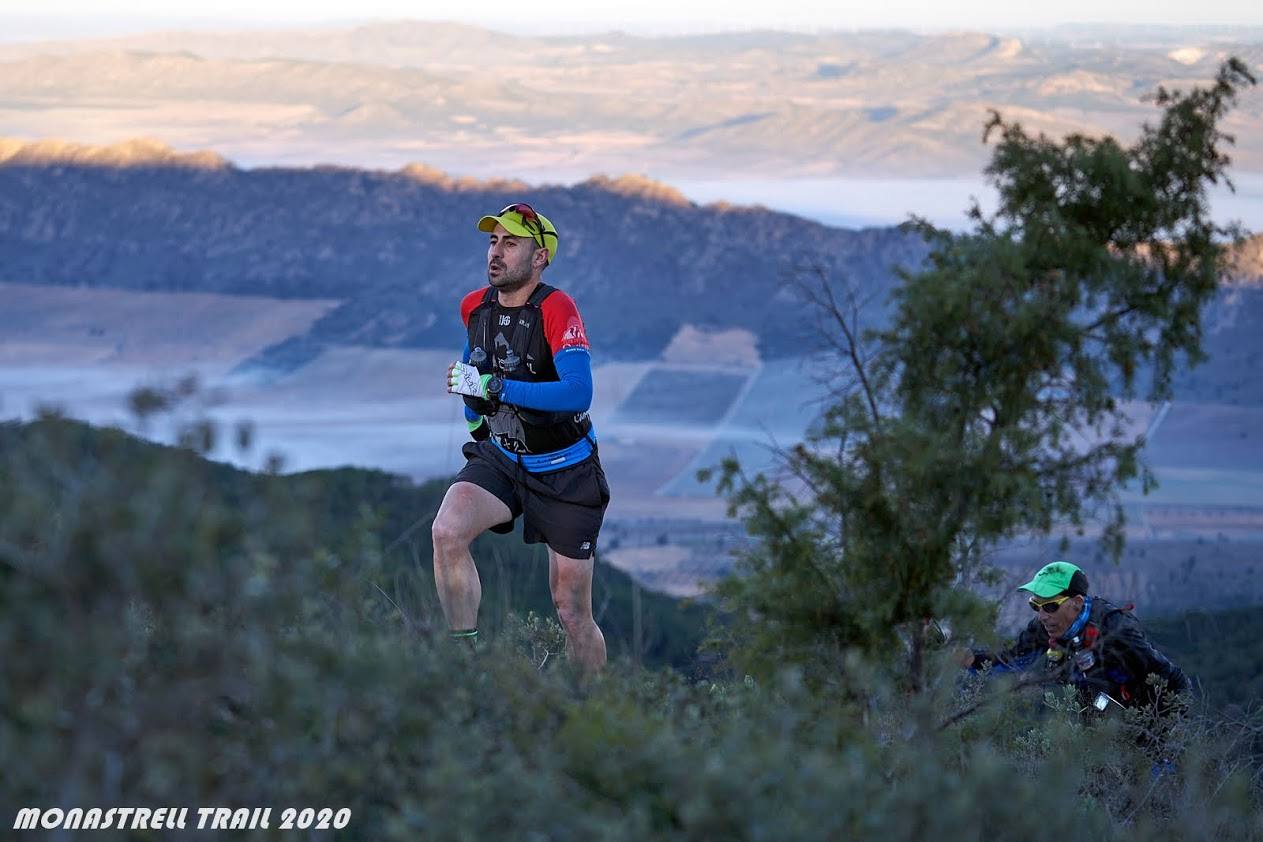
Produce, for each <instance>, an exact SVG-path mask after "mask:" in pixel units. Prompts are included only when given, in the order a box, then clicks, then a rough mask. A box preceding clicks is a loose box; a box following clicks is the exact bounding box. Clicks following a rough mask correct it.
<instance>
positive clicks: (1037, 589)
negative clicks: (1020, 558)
mask: <svg viewBox="0 0 1263 842" xmlns="http://www.w3.org/2000/svg"><path fill="white" fill-rule="evenodd" d="M1076 573H1077V574H1079V581H1080V582H1083V583H1085V584H1086V582H1087V575H1086V574H1085V573H1084V572H1083V571H1082V570H1080V569H1079V568H1077V567H1075V566H1074V565H1073V564H1071V563H1070V562H1068V561H1054V562H1053V563H1052V564H1045V565H1044V566H1043V567H1041V568H1040V569H1039V572H1038V573H1036V574H1035V578H1033V579H1031V580H1030V581H1029V582H1027V583H1026V584H1025V585H1022V586H1021V587H1020V588H1018V590H1019V591H1030V592H1031V593H1032V594H1034V595H1035V596H1037V597H1039V598H1040V599H1049V598H1051V597H1054V596H1057V595H1059V594H1063V593H1065V592H1066V591H1068V590H1071V587H1070V586H1071V582H1072V580H1073V579H1074V577H1075V574H1076ZM1075 590H1078V588H1076V589H1075Z"/></svg>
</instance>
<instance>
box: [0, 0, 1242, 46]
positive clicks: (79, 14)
mask: <svg viewBox="0 0 1263 842" xmlns="http://www.w3.org/2000/svg"><path fill="white" fill-rule="evenodd" d="M511 7H516V8H512V9H511V10H510V11H506V10H508V9H510V8H511ZM107 9H108V11H107ZM379 17H394V18H400V17H408V18H419V19H432V20H454V21H461V22H467V23H476V24H481V25H486V26H491V27H493V28H496V29H504V30H516V31H522V32H532V33H538V32H552V31H555V32H563V31H564V32H574V31H583V30H609V29H624V30H627V31H632V32H653V33H672V32H696V31H699V30H731V29H748V28H754V27H770V28H778V29H799V30H802V29H806V30H815V29H851V28H869V27H900V28H912V29H939V28H992V29H995V28H1009V29H1015V28H1025V27H1040V26H1048V25H1055V24H1059V23H1072V22H1074V23H1081V22H1092V23H1116V24H1117V23H1137V24H1234V25H1263V3H1260V2H1259V0H1202V2H1199V3H1192V2H1189V0H1182V1H1181V2H1173V0H1113V2H1110V3H1102V2H1100V0H1059V2H1056V3H1020V2H1013V0H1003V2H1001V0H955V2H952V3H945V4H929V3H926V2H925V0H880V2H872V0H865V2H862V3H858V2H838V0H763V2H744V3H742V2H733V0H727V2H724V0H688V2H683V3H682V2H680V0H637V2H630V3H617V4H597V3H592V2H590V0H529V2H526V3H520V4H508V3H504V4H496V3H469V2H462V3H453V2H436V1H435V0H355V2H347V0H273V2H268V3H260V2H258V0H216V1H215V2H214V3H200V2H199V3H187V2H185V3H182V2H179V0H112V2H110V3H109V4H108V5H106V4H102V3H101V2H99V0H0V21H5V25H0V38H2V37H4V35H8V36H9V37H32V36H42V35H45V34H47V35H55V34H57V33H59V32H64V33H68V34H75V35H82V34H89V33H91V32H92V31H93V29H94V28H100V29H101V34H111V33H113V32H117V31H119V30H120V28H124V29H132V28H137V27H139V28H146V29H147V28H154V27H173V26H206V25H223V24H239V23H259V24H264V23H266V24H310V23H317V22H346V21H350V20H363V19H366V18H379ZM6 19H7V20H6ZM4 30H8V31H7V32H5V31H4Z"/></svg>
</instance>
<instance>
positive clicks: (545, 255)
mask: <svg viewBox="0 0 1263 842" xmlns="http://www.w3.org/2000/svg"><path fill="white" fill-rule="evenodd" d="M532 257H533V260H532V262H533V263H534V264H535V265H536V266H537V267H538V268H539V269H540V271H543V269H544V267H545V266H547V265H548V261H550V260H552V259H553V255H552V252H550V251H549V250H548V249H546V248H537V249H535V254H534V255H533V256H532ZM538 258H542V259H538Z"/></svg>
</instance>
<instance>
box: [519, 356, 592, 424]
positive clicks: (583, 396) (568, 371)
mask: <svg viewBox="0 0 1263 842" xmlns="http://www.w3.org/2000/svg"><path fill="white" fill-rule="evenodd" d="M554 364H555V366H556V368H557V378H558V379H557V380H556V381H552V382H544V383H530V382H527V381H525V380H508V379H506V380H505V381H504V389H503V391H502V392H501V393H500V400H501V401H502V402H503V403H508V404H512V405H514V406H520V407H522V408H524V409H536V410H541V411H543V412H586V411H587V410H588V409H589V408H591V406H592V362H591V357H590V356H588V353H587V352H586V351H572V352H570V353H566V354H561V355H559V356H558V357H557V359H556V361H555V363H554Z"/></svg>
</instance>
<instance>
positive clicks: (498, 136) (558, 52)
mask: <svg viewBox="0 0 1263 842" xmlns="http://www.w3.org/2000/svg"><path fill="white" fill-rule="evenodd" d="M1228 56H1238V57H1240V58H1241V59H1242V60H1244V61H1245V63H1246V64H1247V66H1248V67H1249V68H1250V69H1251V70H1252V72H1254V73H1255V74H1256V75H1259V76H1263V27H1253V28H1251V27H1214V26H1206V27H1178V26H1151V27H1133V28H1129V27H1124V26H1098V27H1093V26H1067V27H1055V28H1047V29H1033V28H1032V29H1028V30H1022V31H1019V30H1017V29H1010V30H1009V31H1004V32H987V31H955V32H947V31H944V32H909V31H897V30H881V31H866V30H860V31H849V32H819V33H813V34H807V33H791V32H775V31H749V32H726V33H719V34H690V35H682V36H673V37H665V36H646V35H633V34H626V33H620V32H607V33H604V34H572V35H565V36H552V37H547V36H543V35H538V34H520V33H519V34H507V33H505V32H502V31H496V30H492V29H486V28H481V27H476V26H470V25H464V24H453V23H438V22H426V21H407V20H400V21H385V22H373V23H366V24H361V25H345V26H324V27H319V28H316V27H311V28H278V27H271V28H267V29H254V30H235V31H214V30H211V31H206V30H189V31H179V30H174V29H168V30H166V31H154V32H146V33H142V34H128V35H111V36H109V37H89V36H88V35H87V34H79V35H77V36H76V37H73V38H66V39H62V40H33V39H30V38H25V39H21V40H5V41H2V42H0V417H2V418H5V419H12V418H30V417H32V416H33V415H34V414H35V413H36V412H37V411H39V408H40V407H49V406H55V407H58V408H60V409H61V410H62V411H64V412H66V413H68V414H70V415H73V416H75V417H79V418H84V419H86V420H89V421H91V422H93V423H97V424H118V425H120V426H123V427H124V428H126V429H131V430H134V431H137V432H141V433H143V434H145V435H148V436H151V437H154V438H158V439H165V440H170V439H171V437H172V436H173V435H174V433H173V429H172V428H170V427H166V426H163V425H162V424H158V425H155V426H146V425H142V424H141V423H140V422H138V421H137V420H136V419H135V418H133V417H131V415H130V413H129V411H128V402H127V395H128V393H129V392H130V391H131V390H132V389H133V388H135V387H136V386H138V385H163V384H170V383H174V382H176V381H178V380H180V379H182V378H186V377H189V376H190V375H195V376H196V378H197V381H198V384H199V391H198V395H197V396H196V398H195V399H194V400H193V401H192V403H191V404H190V405H189V406H187V407H185V408H184V410H182V412H183V413H185V414H184V415H183V416H181V417H184V418H187V417H189V416H190V415H202V414H204V415H205V416H206V417H209V418H211V419H213V420H215V421H217V422H219V424H220V426H221V429H222V431H223V436H222V439H221V441H220V443H219V445H218V447H217V450H216V454H217V456H219V457H221V458H223V459H225V460H230V461H237V462H239V463H240V464H243V465H246V466H248V467H251V468H260V467H262V466H263V464H264V462H265V460H266V459H267V458H268V456H269V455H270V454H272V453H276V454H280V455H281V456H282V457H283V458H284V464H285V466H286V468H287V469H289V470H306V469H312V468H319V467H328V466H336V465H343V464H353V465H360V466H367V467H376V468H382V469H385V470H389V471H393V472H398V473H401V474H405V475H407V476H409V477H411V478H414V479H425V478H431V477H436V476H446V475H450V474H451V473H453V472H454V471H455V470H456V469H457V468H458V467H459V464H458V463H459V460H460V454H459V444H460V442H461V441H462V440H463V439H464V436H465V431H464V426H463V422H462V419H461V417H460V411H459V403H458V402H457V401H456V400H455V399H453V398H452V397H451V396H448V395H446V394H444V392H443V388H442V386H441V377H442V374H443V372H444V370H445V367H446V365H447V363H448V362H449V361H450V360H451V359H452V358H454V356H455V355H456V354H458V353H459V350H460V343H461V335H460V330H459V324H458V322H457V310H456V307H457V301H458V299H459V297H460V295H462V294H463V293H465V292H467V291H468V290H470V289H473V288H475V287H477V286H479V285H481V284H482V283H484V281H485V273H484V269H483V266H482V251H483V248H484V238H483V235H480V234H478V233H477V232H476V231H475V230H474V222H475V220H476V219H477V217H478V216H479V215H481V214H482V213H485V212H493V211H495V210H496V209H498V208H499V207H500V206H501V205H503V204H505V203H506V202H508V201H513V200H519V199H525V200H528V201H531V202H533V203H535V204H537V206H538V207H539V208H540V209H541V210H542V211H543V212H545V213H546V214H548V215H549V216H550V217H551V218H553V219H554V221H556V223H557V225H558V228H559V230H560V232H561V237H562V239H561V248H560V255H559V259H558V261H557V266H556V267H555V268H554V269H552V270H550V272H549V273H547V274H546V275H545V279H546V280H548V281H549V282H551V283H553V284H556V285H557V286H559V287H562V288H564V289H566V290H567V291H570V292H572V293H573V294H574V295H575V297H576V300H577V301H578V303H579V306H580V308H581V310H582V311H583V312H584V315H585V319H586V321H587V323H588V328H589V333H590V335H591V338H592V342H593V363H594V367H595V383H596V399H595V403H594V406H593V418H594V421H595V424H596V427H597V430H598V436H599V438H600V441H601V455H602V459H603V461H604V463H605V465H606V469H607V471H608V473H609V476H610V480H611V483H612V485H613V487H614V499H613V503H612V505H611V508H610V519H609V522H608V526H607V529H606V532H605V533H604V534H603V536H602V537H603V540H604V541H605V542H606V547H605V554H606V557H607V558H608V559H609V560H611V561H612V562H613V563H615V564H617V565H619V566H621V567H624V568H625V569H627V570H629V571H630V572H632V573H633V574H634V575H636V576H637V577H638V578H640V579H641V581H643V582H645V583H646V584H648V585H650V586H652V587H655V588H659V589H663V590H668V591H671V592H673V593H680V594H684V593H695V592H697V590H698V587H699V583H705V582H708V581H712V580H713V579H714V578H715V577H716V576H717V575H719V574H721V573H723V572H724V571H726V570H727V569H729V567H730V565H731V557H730V552H731V550H732V549H733V548H734V547H738V546H740V545H741V543H742V541H743V532H742V530H741V527H740V526H739V525H738V524H735V523H734V522H733V521H731V520H729V519H728V517H727V514H726V504H725V502H724V501H723V500H721V499H719V498H717V497H716V496H715V495H714V493H713V488H711V487H710V486H708V485H707V484H705V483H702V482H699V480H698V479H697V478H696V473H697V471H698V469H700V468H704V467H707V466H709V465H713V464H714V463H715V462H716V461H718V460H719V459H720V458H722V457H723V456H725V455H728V454H730V453H735V454H737V455H738V456H739V457H740V458H741V459H742V460H743V462H745V463H746V464H748V465H749V466H751V467H752V468H753V469H774V467H775V463H774V459H773V458H772V455H771V448H772V447H773V446H786V445H792V444H795V443H797V442H800V441H802V440H803V438H804V435H805V434H806V432H807V431H808V429H809V428H810V426H811V425H812V424H813V423H814V422H815V421H816V419H817V418H818V416H819V414H820V412H821V410H822V408H823V405H824V401H825V399H826V398H827V396H828V395H829V393H830V391H829V390H830V388H831V384H830V383H829V382H828V380H827V378H826V377H825V376H824V375H825V373H826V372H824V371H822V370H821V369H822V366H821V363H820V358H819V357H818V356H816V355H814V352H815V350H816V349H817V348H818V347H819V346H820V344H821V336H820V334H819V332H818V331H817V330H816V329H815V328H816V325H815V323H814V320H812V319H808V318H805V317H803V315H802V310H801V307H802V305H801V303H796V302H795V300H794V298H793V296H792V294H790V292H789V291H788V288H787V284H788V283H790V282H792V281H793V280H794V278H795V277H798V276H800V275H801V273H802V272H804V271H808V270H811V269H815V268H823V269H825V270H827V271H828V272H830V273H832V274H833V275H834V276H835V277H838V278H845V279H846V281H847V282H848V283H849V284H851V285H852V286H854V287H855V288H856V289H858V290H860V291H861V292H862V293H863V300H864V301H865V302H866V305H865V308H864V310H863V311H862V313H863V316H864V317H865V319H866V320H867V321H868V323H869V324H871V326H874V327H879V326H880V325H881V324H882V320H883V319H884V317H885V314H886V312H887V310H886V303H887V296H888V294H889V291H890V289H891V288H892V286H893V285H894V284H895V283H896V273H895V271H894V269H895V268H896V267H898V266H902V267H905V268H915V267H916V266H918V265H920V262H921V261H922V260H923V259H924V257H925V254H926V251H925V247H924V245H923V244H922V243H921V242H920V241H919V240H918V239H917V238H916V237H915V236H914V235H912V234H909V233H906V232H900V231H896V230H893V229H891V228H890V227H889V226H891V225H894V224H897V223H898V222H900V221H903V220H904V219H906V218H907V216H908V215H909V214H910V213H916V214H919V215H922V216H924V217H926V218H928V219H929V220H930V221H932V222H934V223H935V224H938V225H942V226H946V227H951V228H961V227H963V226H965V225H966V224H967V220H966V211H967V210H968V208H969V205H970V203H971V201H972V200H973V199H974V198H976V199H977V200H978V201H979V202H980V203H981V205H982V207H983V209H984V210H986V209H988V208H990V207H991V206H992V202H993V194H992V192H991V191H990V188H989V187H988V186H987V185H986V183H985V181H984V178H983V176H982V169H983V167H984V166H985V165H986V162H987V160H988V147H987V146H985V145H984V144H983V143H982V132H983V125H984V123H985V122H986V120H987V118H988V114H989V112H990V111H991V110H996V111H998V112H1000V113H1001V114H1002V115H1003V116H1004V117H1005V118H1007V119H1011V120H1014V119H1015V120H1019V121H1020V122H1021V123H1022V124H1023V125H1024V126H1025V127H1027V128H1028V129H1031V130H1038V131H1043V132H1046V133H1048V134H1049V135H1052V136H1055V137H1061V136H1063V135H1066V134H1069V133H1074V132H1081V133H1087V134H1091V135H1102V134H1113V135H1116V136H1117V137H1118V138H1119V139H1120V141H1122V142H1128V141H1129V140H1132V139H1134V137H1135V135H1136V134H1137V132H1138V130H1139V127H1140V126H1141V125H1142V123H1144V122H1145V121H1147V120H1152V119H1154V118H1155V115H1156V111H1155V108H1154V106H1153V104H1152V102H1150V101H1148V100H1147V98H1148V97H1149V96H1150V95H1152V94H1153V92H1154V91H1155V90H1157V89H1158V88H1159V86H1164V87H1167V88H1185V89H1186V88H1188V87H1190V86H1192V85H1194V84H1198V83H1205V82H1207V81H1208V80H1209V79H1211V78H1212V77H1213V75H1214V73H1215V71H1216V69H1217V68H1218V67H1219V65H1220V64H1221V63H1222V62H1223V61H1224V60H1225V59H1226V58H1227V57H1228ZM1225 129H1226V130H1227V131H1228V132H1229V133H1231V134H1233V135H1235V137H1236V145H1235V147H1233V148H1232V150H1231V155H1232V157H1233V161H1234V165H1233V168H1232V173H1233V180H1234V182H1235V185H1236V188H1237V189H1236V192H1235V193H1234V192H1232V191H1230V190H1229V189H1227V187H1226V186H1222V185H1221V186H1220V188H1218V189H1217V190H1216V191H1215V192H1214V193H1213V195H1212V199H1213V209H1214V213H1215V215H1216V218H1217V219H1220V220H1222V221H1224V222H1227V221H1229V220H1234V219H1235V220H1240V221H1241V222H1242V223H1243V224H1244V225H1245V226H1246V227H1247V228H1253V229H1258V230H1263V94H1260V93H1259V92H1258V90H1257V89H1255V90H1253V91H1250V92H1248V93H1247V94H1246V95H1245V96H1243V97H1242V99H1241V101H1240V102H1239V104H1238V106H1237V107H1236V108H1235V109H1234V110H1233V111H1232V113H1231V115H1230V117H1229V118H1228V119H1227V121H1226V122H1225ZM1260 320H1263V240H1260V239H1258V238H1255V239H1253V240H1249V241H1247V242H1246V243H1245V244H1244V245H1243V246H1242V247H1241V248H1240V249H1238V251H1237V260H1236V263H1235V266H1234V270H1233V274H1232V277H1229V278H1225V279H1224V283H1223V287H1222V289H1221V292H1220V295H1219V297H1218V299H1217V300H1216V301H1215V303H1214V304H1213V305H1212V308H1211V311H1210V312H1209V314H1208V317H1207V322H1206V324H1207V337H1206V347H1207V350H1208V352H1209V354H1210V359H1209V360H1208V362H1206V363H1205V364H1204V365H1203V366H1201V367H1200V368H1198V369H1195V370H1193V371H1192V372H1189V373H1186V374H1183V375H1181V377H1180V378H1179V379H1178V382H1177V386H1176V396H1175V400H1174V401H1173V402H1171V403H1167V404H1163V405H1158V406H1153V405H1149V404H1147V403H1143V402H1140V401H1137V402H1135V404H1134V407H1133V411H1132V413H1131V414H1132V417H1133V419H1134V423H1135V425H1136V429H1138V430H1146V431H1148V434H1149V448H1148V457H1149V459H1150V461H1151V463H1152V464H1153V466H1154V469H1155V472H1156V475H1157V479H1158V481H1159V487H1158V488H1157V490H1156V491H1155V492H1153V493H1151V494H1150V495H1148V496H1145V495H1142V494H1141V493H1140V491H1139V489H1135V490H1133V491H1129V492H1128V493H1127V495H1126V496H1125V502H1126V504H1127V506H1128V509H1129V514H1130V515H1131V535H1132V537H1133V539H1134V540H1135V541H1136V542H1137V544H1136V545H1137V546H1140V547H1143V546H1145V545H1146V542H1148V543H1149V544H1150V545H1152V546H1155V547H1159V548H1165V549H1162V550H1161V551H1160V552H1158V553H1155V555H1156V556H1158V558H1157V559H1156V560H1155V561H1154V563H1153V564H1152V565H1150V566H1149V567H1148V568H1146V569H1147V570H1149V572H1147V573H1144V574H1135V575H1137V576H1140V578H1136V579H1134V580H1133V579H1126V576H1127V575H1132V574H1130V573H1118V574H1117V575H1118V576H1120V577H1122V578H1120V579H1119V580H1118V585H1119V586H1120V587H1125V588H1128V589H1130V590H1132V591H1140V592H1142V593H1144V594H1147V595H1148V598H1149V599H1150V600H1151V602H1152V603H1153V604H1157V605H1162V604H1164V600H1168V599H1169V598H1170V596H1171V593H1172V589H1173V588H1174V587H1175V586H1174V585H1173V584H1172V583H1174V582H1175V578H1174V574H1172V576H1171V577H1168V572H1169V570H1168V568H1170V570H1175V569H1176V565H1177V563H1183V562H1184V560H1185V558H1186V557H1187V555H1188V554H1189V551H1188V547H1189V546H1192V545H1195V544H1197V542H1201V541H1205V540H1210V541H1212V542H1214V543H1213V546H1215V547H1216V552H1215V556H1214V559H1213V560H1212V559H1211V558H1209V556H1207V558H1206V561H1205V562H1204V564H1221V565H1223V567H1224V569H1228V570H1234V569H1235V568H1234V567H1233V565H1236V564H1237V563H1238V562H1242V561H1243V560H1245V559H1248V558H1251V557H1252V556H1253V554H1254V548H1257V547H1258V546H1259V544H1258V543H1257V542H1258V541H1259V540H1260V539H1263V447H1261V446H1260V442H1261V441H1263V373H1261V372H1263V331H1260V330H1259V329H1258V324H1259V323H1260ZM240 424H248V425H249V426H250V428H251V429H252V430H253V433H254V447H253V449H252V450H251V451H250V452H248V453H247V452H239V451H238V450H237V448H236V447H235V446H234V444H233V441H232V434H231V431H232V430H233V429H234V428H236V427H237V426H238V425H240ZM1043 552H1044V549H1043V548H1041V547H1020V548H1016V549H1015V550H1014V551H1013V558H1012V562H1013V563H1014V564H1015V565H1019V566H1029V564H1030V562H1031V561H1032V560H1033V559H1035V558H1040V557H1042V556H1041V555H1040V554H1041V553H1043ZM1084 552H1085V553H1088V552H1090V551H1089V550H1086V549H1085V550H1084ZM1193 552H1194V553H1196V552H1197V551H1196V550H1193ZM1163 553H1166V555H1163ZM1133 572H1134V571H1133ZM1015 575H1016V574H1015ZM1102 575H1115V574H1114V573H1102ZM1168 578H1169V581H1168ZM1220 579H1221V581H1222V583H1223V586H1222V587H1221V588H1219V589H1217V590H1215V589H1212V590H1208V592H1207V593H1206V594H1203V595H1201V597H1200V598H1204V600H1205V602H1206V603H1207V604H1233V603H1240V602H1243V601H1244V602H1257V601H1260V600H1263V577H1260V580H1259V582H1257V583H1256V582H1255V580H1254V579H1253V578H1250V579H1245V578H1242V577H1238V576H1237V575H1236V574H1235V573H1230V574H1229V575H1228V577H1227V578H1226V579H1225V578H1224V577H1223V576H1221V577H1220Z"/></svg>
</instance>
